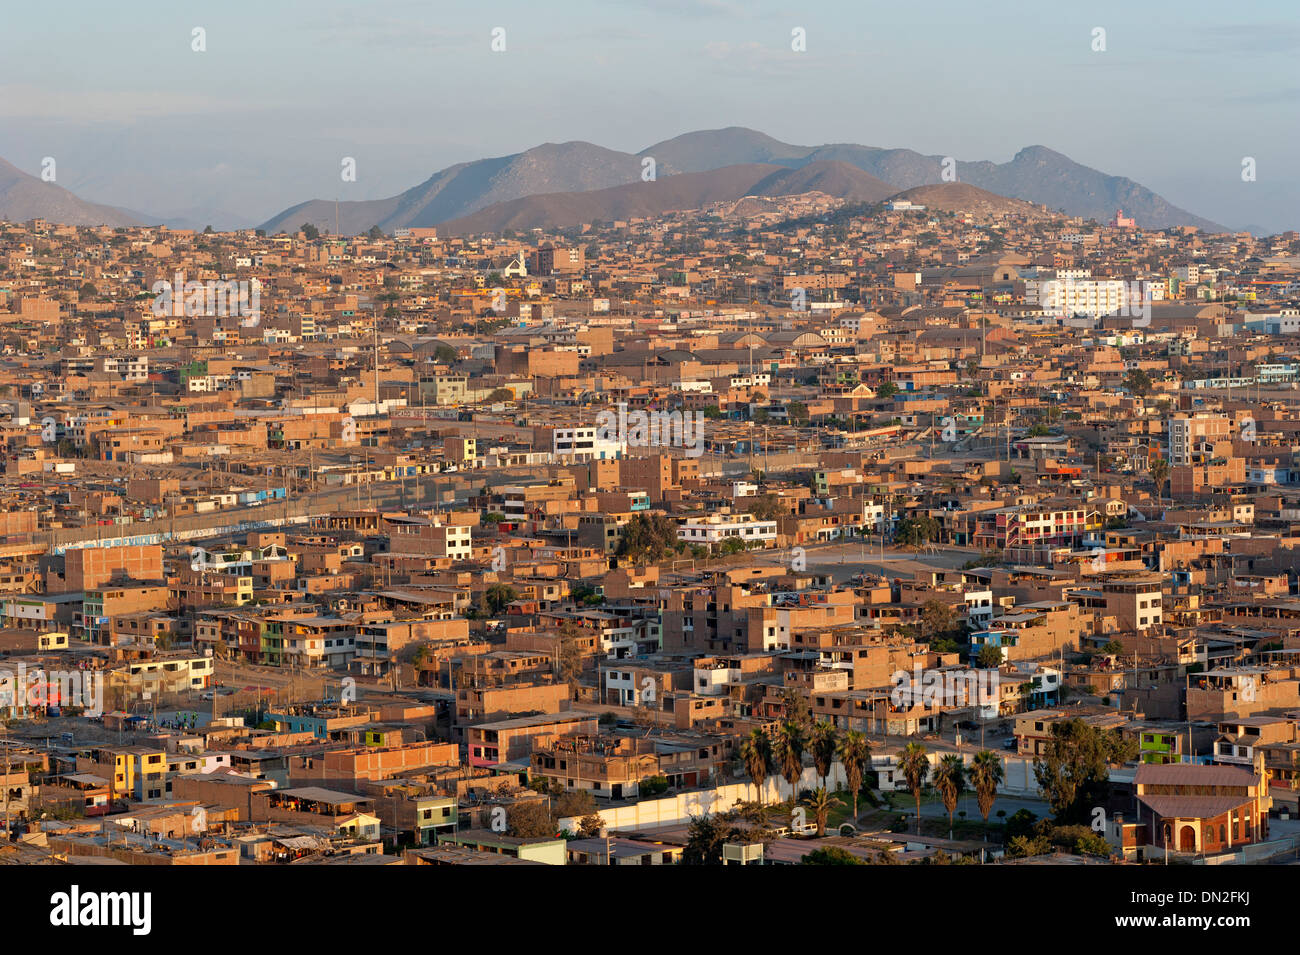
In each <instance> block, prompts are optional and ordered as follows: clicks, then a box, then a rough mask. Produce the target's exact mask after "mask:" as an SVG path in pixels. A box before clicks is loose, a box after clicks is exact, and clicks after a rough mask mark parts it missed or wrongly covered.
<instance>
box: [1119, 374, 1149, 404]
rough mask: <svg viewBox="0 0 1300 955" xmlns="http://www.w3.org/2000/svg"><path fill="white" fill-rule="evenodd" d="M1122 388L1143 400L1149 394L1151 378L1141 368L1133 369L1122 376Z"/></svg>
mask: <svg viewBox="0 0 1300 955" xmlns="http://www.w3.org/2000/svg"><path fill="white" fill-rule="evenodd" d="M1124 386H1125V387H1126V388H1127V389H1128V390H1129V391H1131V392H1132V393H1133V394H1135V395H1137V396H1138V397H1139V398H1144V397H1146V396H1147V395H1149V394H1151V377H1150V376H1149V375H1148V374H1147V373H1146V372H1145V371H1143V370H1142V369H1141V368H1134V369H1133V370H1132V371H1130V372H1129V373H1128V374H1127V375H1125V376H1124Z"/></svg>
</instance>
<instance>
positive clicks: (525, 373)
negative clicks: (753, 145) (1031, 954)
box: [0, 183, 1300, 865]
mask: <svg viewBox="0 0 1300 955" xmlns="http://www.w3.org/2000/svg"><path fill="white" fill-rule="evenodd" d="M912 193H913V195H912V196H911V198H909V199H905V200H887V201H885V202H882V203H875V204H862V203H849V202H836V201H833V200H831V199H829V198H828V197H827V196H825V195H823V194H818V193H809V194H803V195H798V196H793V197H781V198H777V199H770V200H765V201H763V202H762V203H744V202H742V203H737V204H735V205H734V206H733V207H732V208H729V209H720V208H716V207H709V208H705V209H700V210H685V211H677V212H673V213H671V214H666V215H662V216H655V217H646V218H636V219H629V220H616V221H608V222H594V223H589V224H584V225H583V226H581V227H578V228H575V229H572V230H556V231H547V230H543V229H531V230H528V231H527V232H526V233H514V232H510V231H509V230H506V231H505V233H504V234H500V235H494V236H466V237H455V238H448V237H441V236H440V235H439V234H438V232H437V230H436V229H432V228H410V229H400V230H397V231H396V232H395V234H393V235H384V234H382V233H381V232H380V231H379V230H377V229H376V230H372V231H371V232H370V233H368V234H364V235H360V236H352V237H344V236H335V235H330V234H326V233H320V232H319V231H318V230H317V229H315V228H314V227H312V226H309V225H308V226H306V227H305V228H303V229H300V230H298V231H295V232H293V233H281V234H275V235H267V234H264V233H263V232H262V231H260V230H259V231H254V230H247V231H241V232H234V233H216V232H211V231H207V230H205V231H203V232H199V231H186V230H173V229H168V228H165V227H159V228H123V227H118V228H108V227H99V228H95V227H67V226H59V225H56V224H54V223H51V222H47V221H44V220H39V219H36V220H30V221H27V222H25V223H9V224H6V225H4V226H2V227H0V253H2V254H3V261H4V263H5V268H4V278H3V282H2V283H0V288H2V291H0V296H3V304H4V306H5V308H6V311H5V312H4V313H3V314H2V315H0V328H2V331H0V343H2V347H3V358H2V359H0V389H2V390H3V400H2V403H0V415H3V434H4V438H5V455H4V472H5V481H4V497H5V507H4V514H3V522H4V526H3V530H4V535H5V537H4V543H3V561H4V565H3V568H2V573H0V587H3V590H4V594H3V599H2V600H0V607H2V608H3V616H4V619H3V621H2V623H3V627H4V631H3V635H2V639H3V645H4V653H5V660H4V668H5V682H4V684H3V686H4V687H5V690H4V693H5V695H4V697H3V700H0V703H2V705H3V706H4V715H5V717H6V722H7V731H6V737H5V739H6V742H5V746H6V750H5V756H4V759H5V762H6V771H7V772H6V778H5V792H6V797H5V803H4V814H5V820H6V826H7V829H8V831H9V834H10V836H9V842H8V844H7V845H5V846H4V848H3V849H2V850H0V854H3V855H6V856H8V857H9V858H10V859H12V860H14V861H22V862H28V863H30V862H51V861H59V860H64V861H77V860H79V859H81V858H83V857H110V858H112V859H115V860H119V861H122V862H128V863H152V864H157V863H158V862H159V861H165V862H169V863H171V864H257V863H267V864H273V863H285V862H295V861H310V862H315V863H321V864H330V863H343V862H346V863H350V864H356V863H358V862H365V863H372V864H437V865H447V864H465V863H471V862H472V863H481V862H484V861H492V862H497V863H501V864H505V863H545V864H552V865H564V864H569V865H573V864H597V865H609V864H620V865H626V864H641V865H645V864H650V865H655V864H676V863H687V864H689V863H696V864H754V863H762V864H789V863H796V864H798V863H803V864H808V863H819V862H820V863H841V862H842V863H844V864H900V863H901V864H916V863H920V864H933V863H935V862H950V863H956V862H975V863H985V864H988V863H994V862H1000V863H1003V864H1012V863H1022V862H1035V861H1063V857H1068V858H1069V859H1070V860H1074V861H1086V862H1092V863H1096V864H1117V863H1125V862H1144V861H1145V862H1150V861H1159V862H1162V863H1163V862H1167V861H1168V859H1169V858H1170V857H1174V858H1177V859H1184V860H1193V859H1202V858H1206V857H1212V858H1215V859H1218V860H1222V861H1238V862H1253V861H1263V860H1267V859H1269V858H1271V857H1281V856H1287V857H1293V856H1294V850H1295V846H1296V837H1297V835H1300V827H1297V824H1296V823H1295V822H1294V821H1293V820H1292V819H1291V817H1292V816H1294V815H1295V814H1296V812H1297V803H1296V800H1297V793H1298V790H1300V737H1298V735H1297V730H1298V728H1300V603H1297V602H1296V600H1295V599H1294V597H1293V594H1294V593H1295V588H1296V575H1297V562H1296V559H1295V557H1294V556H1293V555H1294V554H1295V553H1296V552H1295V551H1294V550H1293V545H1294V543H1295V542H1296V541H1297V540H1300V538H1297V537H1295V536H1293V523H1294V521H1295V520H1296V516H1297V514H1300V510H1297V497H1298V496H1300V494H1298V493H1297V490H1296V489H1295V480H1294V479H1293V475H1300V464H1297V462H1296V461H1295V456H1294V445H1295V443H1296V440H1297V437H1296V435H1297V431H1300V395H1298V394H1297V392H1296V390H1295V389H1296V382H1297V381H1298V380H1300V377H1298V372H1300V364H1297V361H1298V359H1297V349H1296V347H1295V346H1294V345H1293V344H1292V341H1293V339H1292V338H1291V336H1292V335H1294V333H1295V332H1296V331H1297V330H1300V309H1298V308H1297V307H1296V302H1297V300H1298V299H1300V286H1298V281H1300V280H1298V276H1297V267H1298V266H1300V236H1297V234H1296V233H1285V234H1283V235H1279V236H1274V237H1269V238H1254V237H1252V236H1251V235H1249V234H1244V233H1225V234H1210V235H1207V234H1204V233H1202V232H1201V231H1199V230H1197V229H1195V228H1193V227H1182V228H1175V229H1166V230H1160V231H1148V230H1144V229H1142V228H1140V227H1138V226H1136V225H1135V224H1134V223H1133V222H1132V220H1131V219H1127V218H1126V217H1125V215H1124V214H1123V212H1122V210H1121V211H1117V212H1116V214H1115V216H1114V217H1113V218H1112V220H1111V221H1110V222H1108V223H1104V224H1103V223H1097V222H1095V221H1085V220H1082V219H1080V218H1078V217H1068V216H1064V215H1060V214H1053V213H1050V212H1049V211H1048V210H1046V209H1044V208H1041V207H1037V208H1029V209H1025V208H1022V206H1024V205H1025V204H1024V203H1020V202H1014V201H998V199H997V197H995V196H991V195H986V194H981V193H980V191H979V190H976V189H974V188H973V187H967V186H964V185H962V184H960V183H953V184H950V185H943V184H940V185H935V186H930V187H924V188H923V189H921V190H912ZM917 193H923V198H925V199H926V202H925V203H921V202H918V201H917V195H916V194H917ZM970 208H973V209H974V210H975V211H970ZM1206 787H1211V789H1208V790H1207V789H1206ZM1206 792H1214V793H1215V794H1216V795H1215V798H1213V799H1208V798H1206V797H1205V796H1204V793H1206Z"/></svg>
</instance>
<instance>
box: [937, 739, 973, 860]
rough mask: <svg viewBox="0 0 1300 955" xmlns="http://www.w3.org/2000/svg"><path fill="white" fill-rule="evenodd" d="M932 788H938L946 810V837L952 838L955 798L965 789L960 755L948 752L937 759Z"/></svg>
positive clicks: (955, 806)
mask: <svg viewBox="0 0 1300 955" xmlns="http://www.w3.org/2000/svg"><path fill="white" fill-rule="evenodd" d="M934 788H935V789H937V790H939V796H940V798H942V799H943V808H944V809H947V810H948V838H949V839H951V838H952V814H953V813H954V812H956V811H957V799H958V798H959V797H960V796H961V794H962V793H963V792H965V790H966V764H965V763H963V762H962V759H961V756H959V755H958V754H956V753H950V754H948V755H947V756H945V757H943V759H941V760H939V765H938V767H937V768H936V769H935V771H934Z"/></svg>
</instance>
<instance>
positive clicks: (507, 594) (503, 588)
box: [483, 584, 519, 614]
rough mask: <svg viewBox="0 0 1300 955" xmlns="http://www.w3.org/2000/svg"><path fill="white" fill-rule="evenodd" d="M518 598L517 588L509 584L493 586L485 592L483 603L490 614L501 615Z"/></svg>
mask: <svg viewBox="0 0 1300 955" xmlns="http://www.w3.org/2000/svg"><path fill="white" fill-rule="evenodd" d="M518 597H519V594H518V593H517V592H516V591H515V588H513V587H511V586H509V585H508V584H492V585H491V586H490V587H488V589H487V590H485V591H484V592H483V603H484V605H485V606H486V607H487V609H488V613H491V614H499V613H500V612H501V611H502V610H504V609H505V608H506V607H508V606H509V605H510V604H511V603H512V602H513V601H514V600H516V599H517V598H518Z"/></svg>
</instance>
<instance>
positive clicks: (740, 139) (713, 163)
mask: <svg viewBox="0 0 1300 955" xmlns="http://www.w3.org/2000/svg"><path fill="white" fill-rule="evenodd" d="M651 160H653V164H652V165H651V162H650V161H651ZM944 160H945V157H942V156H931V155H925V154H922V153H919V152H916V151H914V150H911V149H883V148H879V147H875V146H862V145H858V144H854V143H831V144H825V145H821V146H797V145H792V144H790V143H784V142H781V141H780V140H777V139H774V138H772V137H771V136H768V135H766V134H764V133H761V132H758V131H756V130H752V129H746V128H743V127H729V128H726V129H714V130H701V131H697V132H691V133H685V134H683V135H681V136H677V137H674V138H673V139H668V140H664V141H663V142H659V143H655V144H654V145H653V146H649V147H647V148H645V149H643V150H641V151H640V152H637V153H628V152H621V151H619V150H614V149H607V148H605V147H603V146H598V145H595V144H593V143H587V142H566V143H545V144H543V145H540V146H536V147H533V148H532V149H527V150H525V151H523V152H520V153H514V154H512V155H509V156H499V157H495V158H491V159H479V160H475V161H472V162H463V163H457V164H456V165H454V166H449V167H447V168H446V169H442V170H440V171H438V172H435V173H434V174H433V175H432V176H430V177H429V178H428V179H426V180H425V181H424V182H421V183H419V184H418V185H415V186H413V187H411V188H410V189H408V190H406V191H405V192H402V193H399V194H398V195H395V196H390V197H389V198H386V199H372V200H362V201H352V202H339V203H337V204H336V203H335V202H334V201H333V200H328V199H312V200H308V201H307V202H302V203H298V204H297V205H294V206H291V207H289V208H288V209H285V210H284V211H282V212H280V213H278V214H276V215H274V216H272V217H271V218H270V219H268V220H267V221H265V222H264V223H262V224H261V226H260V228H262V229H265V230H266V232H267V233H268V234H275V233H278V232H294V231H297V229H298V228H299V226H301V225H302V224H303V223H310V224H312V225H314V226H316V227H317V228H319V229H321V230H322V231H329V232H334V231H335V222H336V216H337V223H338V231H340V232H342V233H344V234H347V235H355V234H357V233H360V232H365V231H368V230H369V229H371V228H372V227H374V226H379V228H380V229H382V230H383V231H384V232H386V233H391V232H393V230H395V229H399V228H403V227H420V226H437V227H439V228H440V229H442V230H443V231H444V232H445V233H446V234H465V233H468V232H475V231H483V232H494V231H501V230H503V229H526V228H533V227H542V228H564V227H566V226H572V225H577V224H580V223H582V222H590V221H594V220H597V219H616V218H628V217H636V216H646V215H655V214H658V213H662V212H667V211H672V210H676V209H688V208H698V207H700V206H704V205H709V204H711V203H713V202H721V201H726V200H732V199H739V198H741V197H744V196H777V195H795V194H799V193H801V192H811V191H817V192H824V193H826V194H827V195H830V196H832V197H835V198H842V199H846V200H852V201H867V202H874V201H879V200H880V199H884V198H887V197H888V196H891V195H895V194H897V193H899V192H903V191H905V190H910V189H915V188H917V187H920V186H927V185H934V184H940V183H942V182H943V181H944V176H943V172H944V171H945V162H944ZM651 168H652V169H653V173H654V175H653V177H652V178H651V177H649V175H648V173H647V171H648V170H649V169H651ZM949 168H950V169H952V170H954V171H955V173H956V180H957V183H959V184H965V185H968V186H974V187H977V188H978V189H981V190H985V191H987V192H990V193H994V194H996V195H997V196H1003V197H1007V198H1010V199H1021V200H1024V201H1026V202H1030V203H1035V204H1041V205H1044V206H1046V207H1048V208H1049V209H1050V210H1053V211H1060V210H1064V211H1065V212H1066V213H1067V214H1070V215H1077V216H1083V217H1085V218H1091V219H1096V220H1098V221H1105V220H1107V219H1109V218H1110V217H1111V215H1113V214H1114V212H1115V210H1116V209H1118V208H1122V209H1123V210H1124V211H1125V213H1126V214H1128V215H1130V216H1132V217H1133V218H1134V219H1136V220H1137V222H1138V224H1139V225H1141V226H1144V227H1147V228H1168V227H1171V226H1178V225H1192V226H1197V227H1198V228H1201V229H1203V230H1206V231H1212V232H1221V231H1225V230H1224V228H1223V227H1222V226H1220V225H1218V224H1216V223H1214V222H1210V221H1209V220H1207V219H1203V218H1201V217H1199V216H1196V215H1193V214H1192V213H1190V212H1188V211H1186V210H1184V209H1180V208H1178V207H1176V206H1174V205H1172V204H1170V203H1169V202H1167V201H1166V200H1165V199H1163V198H1161V197H1160V196H1159V195H1157V194H1156V193H1154V192H1152V191H1151V190H1150V189H1147V188H1146V187H1144V186H1142V185H1141V184H1139V183H1136V182H1134V181H1133V180H1131V179H1127V178H1125V177H1122V176H1112V175H1109V174H1107V173H1103V172H1100V171H1098V170H1096V169H1092V168H1090V167H1088V166H1084V165H1081V164H1080V163H1076V162H1074V161H1073V160H1072V159H1070V158H1069V157H1068V156H1064V155H1062V154H1061V153H1058V152H1055V151H1053V150H1051V149H1048V148H1047V147H1045V146H1027V147H1025V148H1024V149H1021V150H1020V151H1019V152H1018V153H1016V154H1015V156H1014V157H1013V158H1012V159H1010V160H1009V161H1007V162H1004V163H995V162H989V161H975V162H960V161H954V163H953V164H951V165H950V166H949ZM643 175H644V176H645V178H647V179H650V181H644V180H643ZM957 194H958V193H957V192H956V191H954V190H951V189H949V190H946V191H945V192H944V195H945V196H946V197H947V200H946V201H954V200H953V197H954V196H956V195H957ZM0 217H4V218H8V219H10V220H15V221H20V220H23V219H30V218H33V217H42V218H46V219H49V220H51V221H54V222H60V223H64V224H69V225H91V224H109V225H138V224H142V223H148V222H151V221H155V222H156V221H160V220H157V219H151V218H150V217H149V216H148V215H147V214H145V213H138V212H134V211H131V210H125V209H117V208H113V207H111V206H102V205H96V204H94V203H91V202H87V201H85V200H83V199H80V198H78V197H77V196H75V195H74V194H72V193H71V192H69V191H67V190H66V189H63V188H62V187H60V186H56V185H54V184H53V183H45V182H42V181H41V180H40V179H38V178H37V177H35V176H30V175H28V174H26V173H24V172H22V171H21V170H19V169H17V168H15V167H14V166H12V165H10V164H9V163H7V162H4V160H0ZM166 224H173V223H166ZM186 225H190V223H186Z"/></svg>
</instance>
